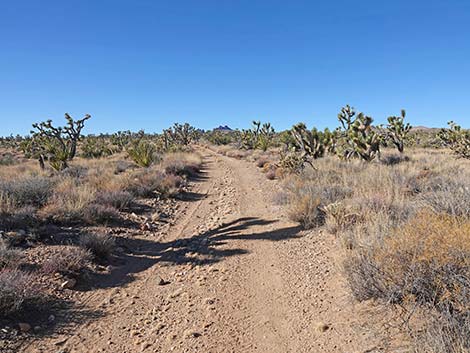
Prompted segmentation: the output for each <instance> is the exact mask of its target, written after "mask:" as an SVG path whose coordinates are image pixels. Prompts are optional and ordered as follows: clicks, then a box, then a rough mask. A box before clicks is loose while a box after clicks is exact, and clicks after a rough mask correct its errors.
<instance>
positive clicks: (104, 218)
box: [80, 203, 120, 224]
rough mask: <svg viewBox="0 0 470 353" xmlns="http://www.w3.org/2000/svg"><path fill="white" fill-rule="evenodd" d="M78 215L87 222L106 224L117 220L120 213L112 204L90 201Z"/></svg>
mask: <svg viewBox="0 0 470 353" xmlns="http://www.w3.org/2000/svg"><path fill="white" fill-rule="evenodd" d="M80 217H81V220H83V221H84V222H85V223H87V224H106V223H110V222H115V221H117V220H119V218H120V215H119V212H118V210H117V209H116V208H114V207H112V206H109V205H101V204H97V203H91V204H89V205H87V206H86V207H85V208H84V209H83V211H82V212H81V214H80Z"/></svg>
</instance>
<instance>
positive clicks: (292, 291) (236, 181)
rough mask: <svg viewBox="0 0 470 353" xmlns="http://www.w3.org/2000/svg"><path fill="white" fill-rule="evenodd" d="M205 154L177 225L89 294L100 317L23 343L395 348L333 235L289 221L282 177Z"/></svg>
mask: <svg viewBox="0 0 470 353" xmlns="http://www.w3.org/2000/svg"><path fill="white" fill-rule="evenodd" d="M201 153H202V154H203V156H204V160H205V169H204V173H203V174H202V176H201V177H200V179H199V180H198V181H195V182H194V186H193V193H194V194H193V195H192V196H193V197H192V198H191V201H188V202H186V203H185V205H184V206H183V207H182V208H181V209H180V210H179V211H178V214H177V218H176V219H175V224H174V225H173V226H172V227H171V228H170V231H169V232H167V233H166V234H158V233H157V234H155V235H154V236H153V237H151V238H148V237H147V238H146V240H145V242H142V246H140V247H139V248H137V249H134V250H133V253H132V255H133V256H132V257H129V259H132V260H129V261H128V263H126V264H123V268H124V270H125V271H127V273H129V274H132V275H133V280H132V281H127V282H126V283H125V284H122V285H119V283H113V285H109V286H102V287H103V288H101V289H97V290H94V291H91V292H89V294H84V295H86V296H88V297H86V299H85V300H84V303H85V305H86V306H87V308H88V309H89V310H90V311H94V310H96V311H98V310H99V312H100V313H101V314H100V315H99V316H98V315H97V317H96V318H90V319H88V320H84V321H83V323H82V324H76V326H73V327H69V328H67V329H64V330H62V331H59V333H58V334H56V335H54V336H53V337H47V338H41V339H38V340H35V341H32V342H30V343H29V344H28V345H27V346H25V347H24V351H25V352H83V353H92V352H113V353H125V352H128V353H130V352H201V353H209V352H213V353H215V352H266V353H268V352H269V353H287V352H292V353H300V352H379V351H381V352H382V351H399V349H392V348H391V347H388V346H387V339H386V337H385V333H386V331H385V330H384V328H383V326H381V325H377V324H376V323H374V324H371V322H370V321H371V320H370V317H369V318H368V315H370V316H371V317H372V316H374V315H375V314H374V313H368V312H367V311H366V310H365V309H366V308H364V306H358V305H354V304H353V302H352V300H351V298H350V295H349V294H348V290H347V286H346V284H345V281H344V279H343V278H342V276H341V274H340V271H339V264H340V261H338V259H337V254H338V249H337V246H336V245H335V240H334V238H333V237H332V236H330V235H328V234H325V233H321V232H320V231H318V230H316V231H312V232H302V231H301V230H300V229H299V227H298V226H297V225H296V224H293V223H292V222H289V221H288V220H287V219H286V218H285V216H284V215H283V212H282V210H281V209H280V207H279V206H276V205H274V204H273V201H272V199H273V195H274V193H275V192H276V190H277V188H279V185H278V184H277V182H276V181H268V180H267V179H266V177H265V176H264V175H263V174H262V173H261V172H260V171H259V169H258V168H256V166H255V165H254V164H253V163H249V162H247V161H241V160H236V159H231V158H228V157H225V156H220V155H217V154H215V153H213V152H212V151H209V150H206V149H201ZM121 275H122V274H121ZM160 279H163V280H164V281H165V282H168V283H160ZM110 281H111V282H112V279H111V280H110ZM111 282H110V283H111ZM375 316H377V315H375ZM373 327H377V328H378V327H380V329H377V330H376V329H373Z"/></svg>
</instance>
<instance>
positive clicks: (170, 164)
mask: <svg viewBox="0 0 470 353" xmlns="http://www.w3.org/2000/svg"><path fill="white" fill-rule="evenodd" d="M162 165H163V168H164V170H165V173H167V174H173V175H180V176H188V177H189V176H196V175H197V174H198V173H199V171H200V170H201V165H202V160H201V157H199V156H197V155H194V154H188V153H171V154H168V155H167V156H165V158H164V160H163V162H162Z"/></svg>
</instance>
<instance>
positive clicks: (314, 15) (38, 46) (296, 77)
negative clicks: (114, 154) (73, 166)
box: [0, 0, 470, 135]
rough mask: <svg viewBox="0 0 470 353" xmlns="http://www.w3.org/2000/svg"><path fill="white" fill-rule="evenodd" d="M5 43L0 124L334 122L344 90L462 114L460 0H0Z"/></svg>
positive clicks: (427, 115)
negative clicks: (69, 119) (68, 118)
mask: <svg viewBox="0 0 470 353" xmlns="http://www.w3.org/2000/svg"><path fill="white" fill-rule="evenodd" d="M0 48H1V49H0V74H1V75H0V135H8V134H10V133H14V134H16V133H27V132H28V131H29V130H30V126H31V123H33V122H36V121H41V120H45V119H47V118H52V119H53V120H54V121H57V122H62V120H63V114H64V113H65V112H69V113H70V114H71V115H72V116H74V117H77V118H78V117H81V116H83V114H85V113H90V114H91V115H92V116H93V117H92V119H91V120H90V121H89V123H88V129H87V132H93V133H95V132H112V131H117V130H127V129H131V130H137V129H140V128H144V129H145V130H146V131H149V132H154V131H160V130H161V129H162V128H165V127H167V126H169V125H170V124H172V123H173V122H176V121H179V122H183V121H187V122H190V123H192V124H193V125H196V126H198V127H201V128H212V127H215V126H217V125H219V124H228V125H230V126H233V127H246V126H248V125H249V124H250V121H251V120H253V119H261V120H269V121H271V122H272V123H273V125H274V126H275V127H276V128H277V129H285V128H288V127H290V126H291V125H292V124H293V123H295V122H298V121H304V122H306V123H307V124H308V125H309V126H311V125H313V124H315V125H317V126H319V127H325V126H330V127H334V126H336V124H337V121H336V115H337V113H338V111H339V109H340V108H341V106H343V105H345V104H347V103H349V104H351V105H353V106H354V107H356V108H357V109H358V110H361V111H364V112H365V113H367V114H369V115H371V116H373V117H374V118H375V119H376V121H377V122H383V121H384V120H385V118H386V116H388V115H391V114H398V113H399V111H400V109H401V108H405V109H406V110H407V113H408V116H409V119H410V121H411V122H412V123H413V124H415V125H426V126H443V125H445V123H446V122H447V121H448V120H450V119H453V120H455V121H458V122H459V123H460V124H461V125H463V126H466V127H470V110H469V108H468V103H469V101H470V82H469V80H470V2H469V1H468V0H447V1H434V0H416V1H412V0H407V1H405V0H394V1H378V0H367V1H361V0H352V1H347V0H336V1H335V0H331V1H313V0H312V1H295V0H294V1H286V0H283V1H275V0H269V1H268V0H266V1H259V0H239V1H224V0H213V1H205V0H194V1H177V0H168V1H158V0H153V1H150V0H125V1H124V0H60V1H55V0H35V1H33V0H29V1H27V0H9V1H8V0H2V1H0Z"/></svg>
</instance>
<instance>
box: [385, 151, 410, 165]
mask: <svg viewBox="0 0 470 353" xmlns="http://www.w3.org/2000/svg"><path fill="white" fill-rule="evenodd" d="M409 161H410V157H408V156H406V155H404V154H402V153H387V154H382V155H381V156H380V163H382V164H385V165H396V164H400V163H403V162H409Z"/></svg>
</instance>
